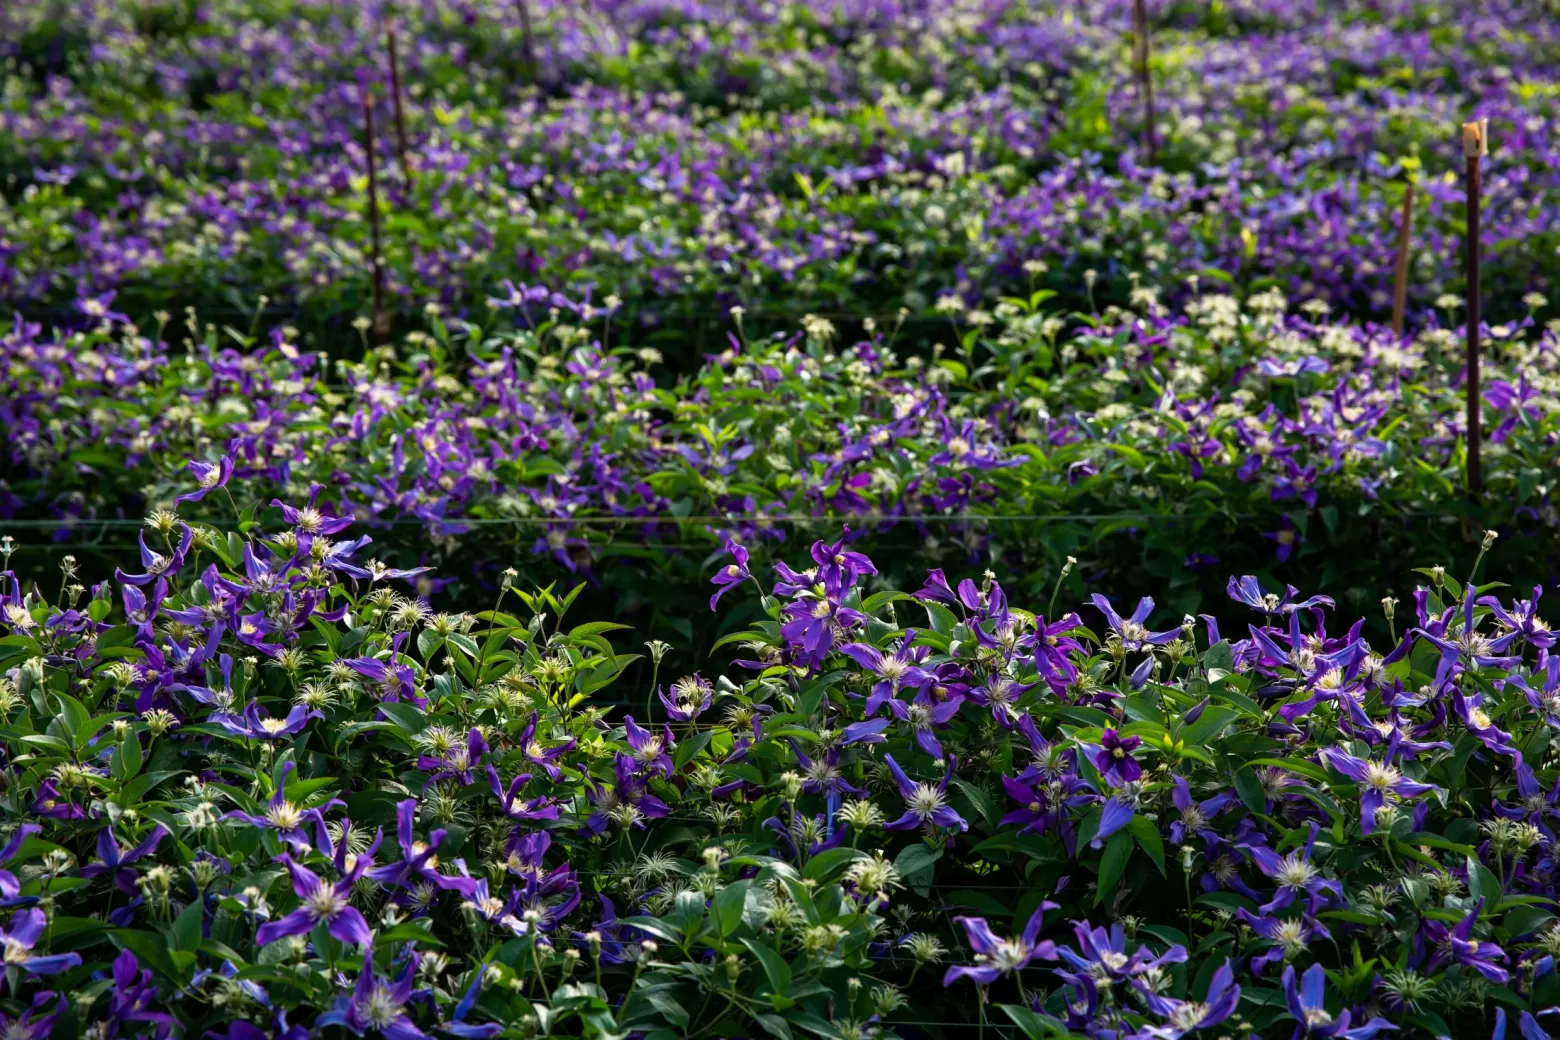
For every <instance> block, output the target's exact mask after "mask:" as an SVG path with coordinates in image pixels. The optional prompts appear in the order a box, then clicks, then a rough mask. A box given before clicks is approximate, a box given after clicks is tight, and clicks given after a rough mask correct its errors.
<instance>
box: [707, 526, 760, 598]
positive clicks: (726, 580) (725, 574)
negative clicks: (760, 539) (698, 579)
mask: <svg viewBox="0 0 1560 1040" xmlns="http://www.w3.org/2000/svg"><path fill="white" fill-rule="evenodd" d="M726 551H727V552H728V553H730V554H731V558H732V559H733V560H735V561H736V562H735V563H728V564H727V565H726V566H724V567H722V568H721V569H720V570H718V571H716V572H715V576H714V577H713V578H711V579H710V584H711V585H716V586H719V588H718V589H717V590H716V592H715V595H713V596H711V597H710V609H711V610H714V609H715V605H716V604H717V603H719V602H720V598H721V597H722V596H724V595H725V594H726V593H728V592H730V591H731V590H732V589H734V588H736V587H737V586H738V585H740V584H742V583H743V582H744V581H747V580H748V578H750V577H752V572H751V571H749V570H748V551H747V549H746V548H744V547H743V546H742V545H740V544H738V543H737V542H735V541H733V540H732V539H730V538H727V539H726Z"/></svg>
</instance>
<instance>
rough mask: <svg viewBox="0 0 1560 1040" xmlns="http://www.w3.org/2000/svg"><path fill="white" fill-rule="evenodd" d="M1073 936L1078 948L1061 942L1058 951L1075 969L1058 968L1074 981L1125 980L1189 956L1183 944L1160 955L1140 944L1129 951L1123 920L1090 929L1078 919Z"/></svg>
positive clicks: (1181, 960) (1065, 978)
mask: <svg viewBox="0 0 1560 1040" xmlns="http://www.w3.org/2000/svg"><path fill="white" fill-rule="evenodd" d="M1073 936H1074V937H1075V938H1076V940H1077V943H1078V948H1077V949H1076V950H1074V949H1072V948H1071V947H1068V946H1058V947H1057V948H1056V952H1057V955H1058V956H1059V957H1061V959H1062V960H1063V961H1065V962H1067V965H1068V966H1069V967H1070V968H1072V969H1073V971H1072V972H1066V971H1060V970H1058V971H1057V975H1059V976H1060V977H1061V978H1062V979H1064V980H1065V981H1067V982H1071V983H1073V984H1074V985H1077V984H1078V983H1079V981H1080V980H1081V979H1083V978H1088V979H1092V980H1095V981H1097V982H1100V984H1102V985H1103V981H1102V980H1107V979H1108V980H1109V981H1111V982H1113V983H1123V982H1127V981H1128V980H1130V979H1132V978H1133V977H1134V976H1137V975H1141V974H1143V973H1144V972H1146V971H1150V970H1153V969H1155V968H1163V967H1164V966H1165V965H1168V964H1181V963H1183V962H1185V960H1186V947H1184V946H1171V947H1170V948H1169V949H1168V950H1166V951H1165V952H1164V953H1162V954H1160V955H1159V956H1157V957H1156V956H1154V953H1153V951H1152V950H1150V949H1149V948H1148V947H1147V946H1139V947H1138V948H1137V952H1136V953H1133V954H1130V955H1129V954H1128V953H1127V932H1126V929H1125V928H1124V927H1123V926H1122V925H1121V923H1120V922H1117V923H1116V924H1113V925H1111V926H1110V929H1109V931H1107V930H1106V929H1104V928H1093V929H1091V928H1090V927H1089V925H1088V923H1087V922H1084V921H1075V922H1074V923H1073Z"/></svg>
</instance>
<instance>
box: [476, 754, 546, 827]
mask: <svg viewBox="0 0 1560 1040" xmlns="http://www.w3.org/2000/svg"><path fill="white" fill-rule="evenodd" d="M487 778H488V787H489V788H490V789H491V790H492V792H493V797H494V798H497V799H498V802H499V807H500V808H501V809H503V811H504V815H505V816H508V817H509V818H510V819H511V820H556V819H557V818H558V817H559V816H560V815H562V810H561V809H560V808H559V807H558V805H557V803H556V802H554V801H553V800H552V799H551V798H548V797H547V796H546V795H542V796H539V797H537V798H532V799H531V800H530V801H524V800H522V799H520V797H519V795H520V789H521V788H522V787H524V786H525V785H526V782H527V781H528V780H530V779H531V774H530V773H521V774H520V775H519V776H517V777H515V778H514V779H513V780H511V781H509V787H508V788H507V789H506V788H505V787H504V784H503V781H501V780H500V779H499V778H498V770H496V769H494V768H493V767H492V766H488V767H487Z"/></svg>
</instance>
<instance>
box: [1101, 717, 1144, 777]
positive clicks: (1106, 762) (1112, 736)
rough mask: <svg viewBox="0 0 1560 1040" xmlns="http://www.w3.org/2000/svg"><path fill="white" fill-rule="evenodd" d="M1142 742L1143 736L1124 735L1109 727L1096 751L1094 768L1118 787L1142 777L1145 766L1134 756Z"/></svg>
mask: <svg viewBox="0 0 1560 1040" xmlns="http://www.w3.org/2000/svg"><path fill="white" fill-rule="evenodd" d="M1142 743H1143V738H1142V737H1123V736H1121V735H1120V734H1118V733H1117V732H1116V731H1115V730H1114V729H1107V730H1106V731H1105V733H1104V735H1103V736H1102V737H1101V738H1100V749H1099V750H1098V751H1096V752H1095V753H1094V756H1093V761H1094V768H1096V769H1098V770H1099V771H1100V775H1101V776H1102V777H1104V778H1105V779H1106V781H1108V782H1109V783H1110V784H1112V785H1113V786H1116V787H1120V786H1121V785H1123V784H1130V783H1133V782H1135V781H1137V780H1140V779H1142V777H1143V767H1142V766H1140V765H1138V762H1137V759H1135V758H1133V757H1132V752H1133V751H1134V750H1135V749H1137V748H1138V747H1140V746H1142Z"/></svg>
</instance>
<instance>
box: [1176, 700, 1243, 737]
mask: <svg viewBox="0 0 1560 1040" xmlns="http://www.w3.org/2000/svg"><path fill="white" fill-rule="evenodd" d="M1239 717H1240V713H1239V712H1238V711H1236V710H1235V709H1234V708H1220V707H1217V706H1209V707H1207V708H1204V709H1203V713H1202V716H1201V717H1200V718H1198V720H1197V721H1196V722H1194V723H1192V724H1191V725H1190V726H1187V727H1186V728H1185V729H1183V730H1182V731H1181V734H1180V739H1181V740H1182V741H1184V742H1185V743H1187V744H1191V745H1193V746H1197V745H1200V744H1207V743H1208V742H1209V741H1210V740H1212V739H1213V738H1214V737H1216V736H1218V735H1219V733H1220V731H1222V730H1223V729H1224V727H1225V726H1228V725H1229V724H1230V723H1231V722H1233V721H1235V720H1236V719H1237V718H1239Z"/></svg>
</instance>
